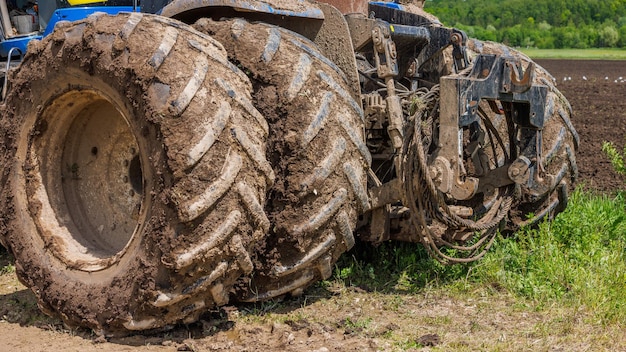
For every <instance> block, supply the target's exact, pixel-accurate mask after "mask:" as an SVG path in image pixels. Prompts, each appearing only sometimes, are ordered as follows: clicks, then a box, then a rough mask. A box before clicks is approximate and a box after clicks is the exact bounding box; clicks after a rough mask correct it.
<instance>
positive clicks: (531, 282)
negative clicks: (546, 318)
mask: <svg viewBox="0 0 626 352" xmlns="http://www.w3.org/2000/svg"><path fill="white" fill-rule="evenodd" d="M625 235H626V193H619V194H618V195H617V196H616V197H614V198H611V197H609V196H606V195H601V196H598V195H591V194H588V193H585V192H584V191H582V190H580V189H578V190H576V191H575V192H574V193H573V195H572V196H571V199H570V203H569V205H568V208H567V210H566V211H564V212H563V213H561V214H559V216H557V218H556V219H555V220H553V221H552V222H545V223H542V224H541V225H540V226H539V227H538V228H535V229H530V228H528V229H522V230H521V231H519V232H518V233H516V234H515V235H514V236H510V237H506V238H505V237H499V238H498V239H497V241H496V242H495V243H494V246H493V248H492V249H491V251H490V252H489V253H488V254H487V255H486V256H485V257H484V258H483V259H482V260H480V261H478V262H476V263H473V264H471V265H451V266H446V265H442V264H440V263H438V262H437V261H435V260H434V259H431V258H429V257H428V254H427V253H426V251H425V250H424V249H423V248H422V247H421V246H420V245H417V244H406V243H386V244H383V245H381V246H379V247H378V248H371V247H367V246H363V247H362V248H361V247H359V248H357V249H355V250H353V251H352V252H351V253H352V256H344V258H343V259H342V260H340V261H339V263H338V265H337V269H336V272H335V279H336V280H340V281H342V282H343V283H344V284H345V285H346V286H358V287H361V288H365V289H367V290H369V291H379V292H384V293H395V294H397V293H416V292H419V291H423V290H427V289H441V290H445V291H446V292H456V293H457V294H459V295H466V294H471V293H472V292H478V291H480V292H492V293H493V294H501V293H503V292H507V293H509V294H511V295H512V296H513V297H515V299H516V300H517V302H515V303H514V304H516V305H519V306H524V307H526V306H528V305H530V306H532V307H533V309H538V310H542V309H544V308H549V307H553V306H555V305H564V306H569V307H573V308H576V309H580V310H583V311H585V312H587V313H588V314H586V315H588V316H590V317H591V319H593V320H594V321H593V323H599V324H602V325H605V324H613V323H617V324H626V254H625V253H624V248H625V246H626V238H625Z"/></svg>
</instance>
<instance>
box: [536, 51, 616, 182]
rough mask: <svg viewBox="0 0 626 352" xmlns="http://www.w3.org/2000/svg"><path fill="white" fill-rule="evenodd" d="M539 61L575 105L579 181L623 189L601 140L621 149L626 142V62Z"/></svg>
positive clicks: (573, 105)
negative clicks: (578, 140) (625, 98)
mask: <svg viewBox="0 0 626 352" xmlns="http://www.w3.org/2000/svg"><path fill="white" fill-rule="evenodd" d="M537 62H538V63H539V64H540V65H541V66H543V67H545V68H546V69H547V70H548V71H549V72H550V73H551V74H552V75H553V76H554V78H555V79H556V81H557V83H558V85H557V87H558V88H559V89H560V90H561V91H562V92H563V94H565V96H566V97H567V99H568V100H569V102H570V103H571V104H572V109H573V110H574V116H573V117H572V123H573V124H574V127H576V130H577V131H578V134H579V135H580V148H579V150H578V152H577V153H576V160H577V163H578V168H579V180H578V182H579V183H581V184H583V185H584V186H585V188H587V189H589V190H593V191H598V192H605V193H612V192H614V191H615V190H617V189H620V188H623V186H624V182H625V181H626V180H625V179H624V177H622V176H620V175H618V174H617V173H616V172H615V170H614V169H613V168H612V167H611V163H610V162H609V160H608V159H607V158H606V157H605V156H604V154H603V153H602V142H604V141H609V142H613V143H614V144H615V145H616V146H618V149H620V150H621V149H622V147H623V146H624V143H626V139H625V137H626V100H624V97H625V96H626V61H575V60H572V61H563V60H538V61H537ZM570 78H571V79H570Z"/></svg>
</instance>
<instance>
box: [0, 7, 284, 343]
mask: <svg viewBox="0 0 626 352" xmlns="http://www.w3.org/2000/svg"><path fill="white" fill-rule="evenodd" d="M11 80H12V82H14V85H13V89H12V93H11V95H10V96H9V97H8V100H7V104H6V110H5V111H3V114H2V119H1V120H0V121H1V122H0V123H1V128H2V130H3V133H4V136H3V138H4V142H5V145H7V148H6V149H2V153H1V154H0V157H1V160H0V161H1V162H2V174H1V175H2V179H1V180H2V197H0V217H1V219H2V220H1V221H0V238H1V239H2V240H1V242H2V243H4V244H5V245H6V246H7V248H8V249H9V250H10V251H11V252H12V253H13V255H14V256H15V260H16V268H17V274H18V277H19V278H20V280H21V281H22V282H24V283H25V285H26V286H28V287H30V288H31V290H32V291H33V292H34V293H35V295H36V296H37V298H38V300H39V304H40V306H41V307H42V309H43V310H44V311H46V312H47V313H49V314H53V315H56V316H60V317H61V318H62V319H63V320H64V321H65V322H66V323H68V324H69V325H72V326H76V325H81V326H86V327H90V328H92V329H95V330H96V331H100V332H102V333H105V334H108V335H112V334H125V333H127V332H128V331H129V330H146V329H155V328H161V327H164V326H166V325H169V324H174V323H177V322H191V321H194V320H196V319H197V318H198V316H199V314H200V313H201V312H203V311H205V310H206V309H207V308H211V307H214V306H216V305H223V304H225V303H227V302H228V299H229V297H228V296H229V292H230V290H231V289H232V286H233V284H234V283H235V282H236V280H237V279H238V278H239V277H240V276H241V275H243V274H249V273H251V272H252V270H253V263H252V259H251V257H250V255H249V251H250V248H251V247H252V246H253V245H254V244H255V243H256V241H258V240H259V239H260V238H263V237H264V235H265V232H267V231H268V229H269V221H268V218H267V217H266V215H265V213H264V210H263V207H264V204H265V194H266V191H267V189H266V188H267V186H268V185H271V184H272V183H273V180H274V173H273V171H272V169H271V166H270V164H269V163H268V162H267V160H266V158H265V149H266V139H267V134H268V125H267V122H266V121H265V119H264V118H263V116H262V115H261V114H260V113H259V112H258V111H257V110H256V109H255V108H254V107H253V106H252V103H251V96H250V91H251V84H250V81H249V80H248V78H247V77H246V76H245V74H243V73H242V72H241V71H240V70H239V69H237V68H236V67H235V66H233V65H232V64H231V63H229V62H228V60H227V57H226V53H225V51H224V49H223V47H222V46H221V44H219V43H218V42H217V41H215V40H214V39H212V38H210V37H208V36H206V35H204V34H202V33H199V32H197V31H195V30H194V29H192V28H191V27H189V26H186V25H184V24H182V23H179V22H177V21H173V20H169V19H166V18H163V17H158V16H151V15H143V14H140V13H132V14H120V15H118V16H108V15H104V14H96V15H93V16H90V17H89V18H88V19H86V20H84V21H81V22H76V23H73V24H69V23H65V24H63V25H61V26H58V27H57V28H56V30H55V32H54V33H52V34H51V35H50V36H48V37H46V38H45V39H44V40H43V41H41V42H33V43H32V44H31V46H29V50H28V55H27V56H26V58H25V59H24V62H23V64H22V66H21V68H20V70H19V72H18V73H17V74H16V75H15V76H14V77H12V79H11ZM5 131H6V132H5Z"/></svg>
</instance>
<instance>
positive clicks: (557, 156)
mask: <svg viewBox="0 0 626 352" xmlns="http://www.w3.org/2000/svg"><path fill="white" fill-rule="evenodd" d="M468 49H470V50H471V52H473V53H479V54H499V55H512V56H515V57H518V58H520V59H522V60H523V61H524V62H526V63H528V62H531V59H530V58H528V57H527V56H526V55H524V54H522V53H521V52H519V51H517V50H514V49H511V48H509V47H507V46H505V45H503V44H499V43H494V42H482V41H479V40H475V39H474V40H471V41H470V42H469V44H468ZM535 72H536V77H535V83H536V84H542V85H545V86H547V87H548V97H547V102H546V106H545V109H546V110H545V121H544V122H545V125H544V129H543V143H542V148H541V155H542V158H541V162H542V168H543V169H544V170H545V173H544V175H543V177H549V178H550V179H551V182H550V184H549V185H548V187H546V188H544V189H531V188H528V187H521V190H520V191H521V194H520V201H519V202H518V203H517V204H514V206H513V208H512V210H511V214H510V222H509V224H508V227H509V228H510V229H511V230H517V229H518V228H520V227H522V226H529V225H534V224H537V223H538V222H540V221H541V220H542V219H544V218H553V217H554V216H555V215H556V214H558V213H559V212H561V211H563V210H564V209H565V207H566V205H567V199H568V192H569V191H570V190H571V188H572V185H573V183H574V182H575V181H576V178H577V177H578V167H577V166H576V150H577V149H578V144H579V137H578V133H577V132H576V129H575V128H574V126H573V125H572V122H571V121H570V116H571V114H572V108H571V106H570V104H569V102H568V101H567V99H565V97H564V96H563V94H561V92H559V90H558V89H557V88H556V87H555V83H554V79H553V78H552V76H551V75H550V74H549V73H548V72H547V71H546V70H545V69H543V68H542V67H540V66H537V67H536V69H535ZM535 143H536V142H535V140H534V139H532V140H526V141H522V143H521V145H520V148H522V149H523V148H535V146H534V145H535Z"/></svg>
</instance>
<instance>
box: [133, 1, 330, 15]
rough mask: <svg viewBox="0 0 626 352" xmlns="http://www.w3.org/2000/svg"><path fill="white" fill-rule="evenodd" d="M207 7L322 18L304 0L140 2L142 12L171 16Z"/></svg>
mask: <svg viewBox="0 0 626 352" xmlns="http://www.w3.org/2000/svg"><path fill="white" fill-rule="evenodd" d="M209 7H222V8H230V9H233V10H235V11H237V12H248V13H250V12H253V13H264V14H269V15H278V16H288V17H301V18H309V19H318V20H321V19H324V14H323V12H322V10H320V9H319V8H318V7H317V6H315V5H314V4H313V3H312V2H309V1H305V0H291V1H285V0H265V1H257V0H169V1H167V0H151V1H150V0H148V1H144V2H143V3H142V9H143V11H144V12H150V13H156V14H159V15H162V16H165V17H172V18H180V17H186V16H188V14H189V13H193V12H198V11H202V9H206V8H209ZM243 17H245V16H243Z"/></svg>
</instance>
